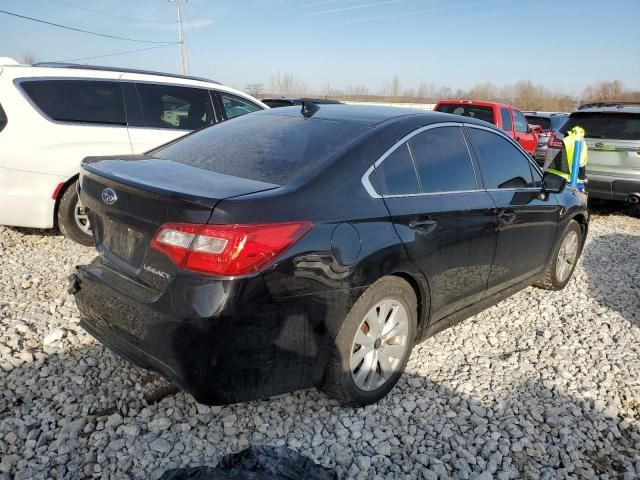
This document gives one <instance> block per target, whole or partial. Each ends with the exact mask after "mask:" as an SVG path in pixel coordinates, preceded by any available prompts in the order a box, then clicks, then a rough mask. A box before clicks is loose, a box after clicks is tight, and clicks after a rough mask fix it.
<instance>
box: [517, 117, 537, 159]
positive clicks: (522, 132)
mask: <svg viewBox="0 0 640 480" xmlns="http://www.w3.org/2000/svg"><path fill="white" fill-rule="evenodd" d="M512 111H513V123H514V125H515V139H516V142H518V143H519V144H520V146H521V147H522V148H524V150H525V151H526V152H527V153H530V154H533V152H535V150H536V147H537V146H538V136H537V135H536V134H535V133H533V130H531V128H529V123H528V122H527V119H526V118H524V115H523V114H522V112H520V110H516V109H515V108H514V109H512Z"/></svg>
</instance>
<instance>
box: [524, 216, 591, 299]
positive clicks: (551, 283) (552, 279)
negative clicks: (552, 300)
mask: <svg viewBox="0 0 640 480" xmlns="http://www.w3.org/2000/svg"><path fill="white" fill-rule="evenodd" d="M571 232H575V233H576V234H577V236H578V252H577V255H576V257H575V261H574V262H573V264H572V265H571V268H570V271H569V275H568V276H567V278H566V279H564V280H562V281H561V280H559V279H558V253H559V252H560V247H561V246H562V244H563V242H564V240H565V238H567V236H568V235H569V234H570V233H571ZM582 242H583V236H582V228H581V227H580V224H579V223H578V222H576V221H575V220H570V221H569V223H568V225H567V227H566V228H565V230H564V232H562V236H561V237H560V238H559V239H558V242H557V243H556V246H555V247H554V248H553V252H552V253H551V256H550V258H549V261H548V263H547V266H546V268H545V270H544V275H543V276H542V279H541V280H540V281H538V282H537V283H535V284H534V286H536V287H538V288H542V289H544V290H562V289H563V288H564V287H565V286H566V285H567V283H569V280H571V277H572V276H573V272H574V270H575V268H576V264H577V263H578V260H579V259H580V253H581V252H582Z"/></svg>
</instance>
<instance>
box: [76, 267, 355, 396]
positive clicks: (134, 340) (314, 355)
mask: <svg viewBox="0 0 640 480" xmlns="http://www.w3.org/2000/svg"><path fill="white" fill-rule="evenodd" d="M74 275H75V277H73V280H72V282H74V283H76V284H77V289H78V290H77V292H76V293H75V299H76V303H77V305H78V309H79V310H80V313H81V317H82V322H81V325H82V326H83V327H84V328H85V329H86V330H87V331H88V332H89V333H90V334H91V335H93V336H94V337H96V338H97V339H98V340H99V341H100V342H101V343H103V344H104V345H106V346H107V347H109V348H110V349H111V350H113V351H115V352H116V353H117V354H119V355H121V356H123V357H124V358H126V359H128V360H129V361H131V362H132V363H134V364H137V365H138V366H141V367H143V368H148V369H151V370H155V371H157V372H158V373H160V374H161V375H162V376H164V377H165V378H167V379H168V380H170V381H171V382H173V383H175V384H176V385H178V386H179V387H180V388H182V389H183V390H185V391H187V392H189V393H190V394H192V395H193V396H194V397H195V399H196V400H197V401H199V402H202V403H207V404H228V403H235V402H240V401H246V400H252V399H256V398H263V397H269V396H273V395H278V394H281V393H285V392H289V391H293V390H297V389H301V388H308V387H311V386H314V385H316V384H317V383H318V382H319V381H320V380H321V378H322V375H323V373H324V365H325V364H326V362H327V359H328V355H329V353H330V351H331V348H332V343H333V339H334V330H335V328H331V326H330V325H338V324H339V323H340V322H341V321H342V318H344V315H346V313H347V312H348V309H349V308H350V305H351V304H352V301H351V300H350V298H351V295H352V292H350V291H333V292H327V293H324V294H322V295H318V294H314V295H304V296H297V297H289V298H284V299H274V298H273V297H272V296H271V295H270V294H269V291H268V289H267V287H266V284H265V283H264V281H263V279H262V277H260V276H257V277H253V278H245V279H237V280H217V279H214V278H212V277H210V278H207V277H203V276H198V275H190V274H179V276H178V277H176V279H175V280H174V281H173V282H172V284H171V286H170V287H169V289H168V290H167V291H166V292H164V293H162V294H161V295H158V296H156V297H155V298H154V297H153V295H151V296H147V297H146V298H145V299H144V300H142V299H141V298H142V296H144V295H146V293H145V292H138V291H136V289H135V288H131V287H130V286H129V287H127V285H126V282H127V281H126V280H123V279H122V277H120V279H118V275H116V274H115V272H113V271H109V269H108V268H107V267H105V266H104V265H102V264H101V262H100V260H99V259H96V260H94V262H92V263H91V264H90V265H87V266H80V267H78V268H77V270H76V272H75V274H74ZM176 285H179V286H176ZM147 293H148V292H147Z"/></svg>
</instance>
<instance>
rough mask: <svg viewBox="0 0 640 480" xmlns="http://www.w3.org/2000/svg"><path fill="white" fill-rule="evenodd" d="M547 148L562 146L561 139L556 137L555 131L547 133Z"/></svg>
mask: <svg viewBox="0 0 640 480" xmlns="http://www.w3.org/2000/svg"><path fill="white" fill-rule="evenodd" d="M547 147H549V148H562V140H561V139H559V138H558V137H556V134H555V133H553V132H552V133H551V134H550V135H549V141H548V142H547Z"/></svg>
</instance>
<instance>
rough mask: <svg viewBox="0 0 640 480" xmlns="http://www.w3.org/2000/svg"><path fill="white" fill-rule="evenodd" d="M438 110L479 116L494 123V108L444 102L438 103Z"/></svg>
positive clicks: (478, 117)
mask: <svg viewBox="0 0 640 480" xmlns="http://www.w3.org/2000/svg"><path fill="white" fill-rule="evenodd" d="M437 111H438V112H442V113H453V114H454V115H461V116H463V117H471V118H477V119H478V120H484V121H485V122H489V123H493V124H494V125H495V123H496V122H495V121H494V119H493V108H491V107H484V106H479V105H469V104H459V103H443V104H440V105H438V108H437Z"/></svg>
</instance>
